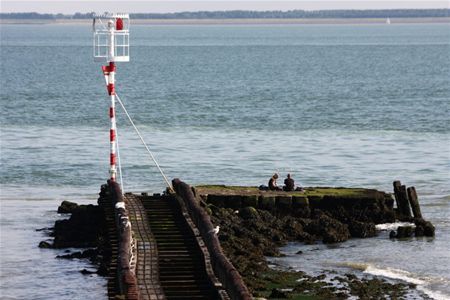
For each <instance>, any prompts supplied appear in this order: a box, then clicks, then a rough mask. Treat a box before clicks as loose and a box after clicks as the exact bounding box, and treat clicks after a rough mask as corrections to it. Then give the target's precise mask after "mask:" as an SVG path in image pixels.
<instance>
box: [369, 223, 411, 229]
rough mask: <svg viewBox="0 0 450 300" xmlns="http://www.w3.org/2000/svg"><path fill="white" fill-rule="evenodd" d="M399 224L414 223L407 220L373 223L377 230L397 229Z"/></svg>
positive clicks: (409, 224) (407, 224)
mask: <svg viewBox="0 0 450 300" xmlns="http://www.w3.org/2000/svg"><path fill="white" fill-rule="evenodd" d="M399 226H413V227H414V226H415V225H414V223H409V222H395V223H384V224H377V225H375V228H376V229H377V230H397V228H398V227H399Z"/></svg>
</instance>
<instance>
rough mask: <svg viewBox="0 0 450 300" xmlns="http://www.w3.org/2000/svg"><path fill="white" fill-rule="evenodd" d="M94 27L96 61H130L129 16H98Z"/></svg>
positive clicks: (94, 21)
mask: <svg viewBox="0 0 450 300" xmlns="http://www.w3.org/2000/svg"><path fill="white" fill-rule="evenodd" d="M92 27H93V32H94V60H95V61H101V62H127V61H130V31H129V28H130V17H129V15H128V14H105V15H102V16H96V17H94V20H93V25H92Z"/></svg>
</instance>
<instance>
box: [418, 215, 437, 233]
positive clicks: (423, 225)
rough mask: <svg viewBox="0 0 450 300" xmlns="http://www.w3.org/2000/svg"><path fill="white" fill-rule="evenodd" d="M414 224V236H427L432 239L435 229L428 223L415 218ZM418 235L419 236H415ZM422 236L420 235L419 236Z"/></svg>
mask: <svg viewBox="0 0 450 300" xmlns="http://www.w3.org/2000/svg"><path fill="white" fill-rule="evenodd" d="M414 224H416V236H423V235H424V236H428V237H433V236H434V234H435V228H434V226H433V224H431V222H430V221H425V220H424V219H422V218H415V219H414ZM417 234H419V235H417ZM420 234H422V235H420Z"/></svg>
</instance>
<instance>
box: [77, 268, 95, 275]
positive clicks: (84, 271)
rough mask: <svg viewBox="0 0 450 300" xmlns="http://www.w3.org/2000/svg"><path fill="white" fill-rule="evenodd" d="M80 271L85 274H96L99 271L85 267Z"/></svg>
mask: <svg viewBox="0 0 450 300" xmlns="http://www.w3.org/2000/svg"><path fill="white" fill-rule="evenodd" d="M80 273H81V274H83V275H90V274H96V273H97V272H96V271H89V270H86V269H83V270H81V271H80Z"/></svg>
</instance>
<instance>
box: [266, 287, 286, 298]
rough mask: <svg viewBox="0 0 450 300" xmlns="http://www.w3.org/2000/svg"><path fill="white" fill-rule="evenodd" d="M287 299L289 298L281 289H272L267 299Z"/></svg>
mask: <svg viewBox="0 0 450 300" xmlns="http://www.w3.org/2000/svg"><path fill="white" fill-rule="evenodd" d="M288 297H289V295H288V293H287V292H286V291H283V290H281V289H272V292H271V293H270V296H269V298H281V299H287V298H288Z"/></svg>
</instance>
